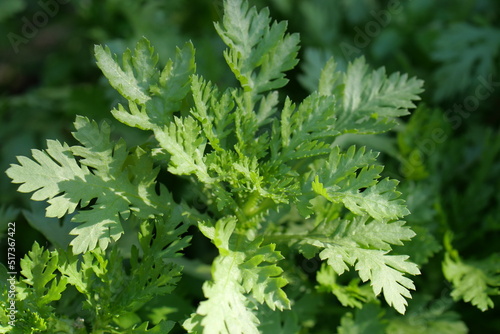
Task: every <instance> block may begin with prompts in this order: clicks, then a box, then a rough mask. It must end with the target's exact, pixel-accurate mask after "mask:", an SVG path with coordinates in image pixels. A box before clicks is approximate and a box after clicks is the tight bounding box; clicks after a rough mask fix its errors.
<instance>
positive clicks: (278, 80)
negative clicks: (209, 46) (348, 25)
mask: <svg viewBox="0 0 500 334" xmlns="http://www.w3.org/2000/svg"><path fill="white" fill-rule="evenodd" d="M270 22H271V19H270V17H269V10H268V9H267V8H265V9H263V10H262V11H260V12H257V9H256V8H255V7H252V8H250V9H248V3H247V2H246V1H243V0H235V1H228V0H225V1H224V17H223V19H222V23H216V24H215V29H216V30H217V32H218V33H219V36H220V37H221V39H222V40H223V41H224V43H226V45H227V46H228V47H229V50H226V51H225V52H224V58H225V59H226V62H227V63H228V65H229V67H230V68H231V70H232V71H233V73H234V75H235V76H236V78H237V79H238V80H239V81H240V83H241V86H242V87H243V89H244V90H245V91H253V92H254V93H255V94H259V93H262V92H265V91H268V90H272V89H277V88H281V87H283V86H284V85H286V83H287V82H288V80H287V79H285V76H284V74H283V72H285V71H288V70H290V69H292V68H293V67H295V65H296V64H297V59H296V57H297V53H298V50H299V46H298V43H299V37H298V35H297V34H292V35H289V34H285V31H286V23H285V22H280V23H276V22H275V23H273V24H272V25H270Z"/></svg>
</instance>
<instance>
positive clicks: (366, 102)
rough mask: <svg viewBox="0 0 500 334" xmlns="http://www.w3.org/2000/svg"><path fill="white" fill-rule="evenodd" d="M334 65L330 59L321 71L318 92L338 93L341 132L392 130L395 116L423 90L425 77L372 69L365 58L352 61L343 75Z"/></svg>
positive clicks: (411, 105)
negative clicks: (336, 72) (409, 77)
mask: <svg viewBox="0 0 500 334" xmlns="http://www.w3.org/2000/svg"><path fill="white" fill-rule="evenodd" d="M335 68H336V64H335V62H334V61H333V59H331V60H330V61H329V62H328V63H327V64H326V66H325V68H324V69H323V71H322V74H321V79H320V83H319V92H320V93H321V94H322V95H330V94H334V95H336V96H337V98H338V100H339V105H338V106H337V112H336V117H337V123H336V130H337V131H340V132H341V133H346V132H354V133H381V132H385V131H388V130H390V129H391V128H393V127H394V125H395V124H396V123H395V119H396V117H399V116H404V115H407V114H408V109H410V108H414V107H415V105H414V104H413V102H412V101H414V100H419V97H418V95H417V94H419V93H421V92H422V85H423V81H422V80H417V79H416V78H411V79H408V76H407V75H406V74H399V73H394V74H391V75H390V76H389V77H388V76H387V75H386V74H385V69H384V68H380V69H378V70H376V71H373V72H370V71H369V67H368V65H367V64H366V62H365V59H364V58H358V59H356V60H355V61H354V62H353V63H350V64H349V66H348V68H347V72H346V73H345V74H344V75H343V77H340V76H339V75H338V74H335Z"/></svg>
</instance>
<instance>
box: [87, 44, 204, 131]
mask: <svg viewBox="0 0 500 334" xmlns="http://www.w3.org/2000/svg"><path fill="white" fill-rule="evenodd" d="M94 53H95V57H96V59H97V66H99V68H100V69H101V71H102V72H103V73H104V75H105V76H106V78H107V79H108V80H109V83H110V84H111V86H113V88H115V89H116V90H117V91H118V92H119V93H120V94H121V95H122V96H123V97H125V98H126V99H127V100H128V102H129V109H130V112H127V110H126V109H125V108H124V107H123V106H122V105H118V109H114V110H112V114H113V116H114V117H115V118H116V119H118V120H119V121H120V122H122V123H124V124H127V125H129V126H133V127H138V128H140V129H144V130H152V129H155V128H157V127H162V126H164V125H165V124H167V123H168V122H169V121H170V120H171V119H172V114H173V113H174V112H176V111H179V109H180V106H181V101H182V100H183V99H184V98H185V97H186V95H187V93H188V92H189V88H190V85H189V84H190V77H191V75H192V74H193V73H194V70H195V64H194V47H193V45H192V44H191V43H186V45H185V46H184V47H183V48H182V49H177V52H176V57H175V60H174V61H172V60H169V61H168V62H167V64H166V65H165V67H164V68H163V70H160V69H159V68H157V64H158V55H157V54H155V51H154V48H153V47H152V46H151V45H150V44H149V41H148V40H147V39H145V38H143V39H141V40H140V41H139V42H138V43H137V45H136V47H135V50H134V53H133V54H132V52H131V51H130V50H127V51H126V52H125V53H124V54H123V57H122V65H120V64H119V62H118V61H117V60H116V59H114V57H113V56H112V55H111V52H110V50H109V48H103V47H101V46H99V45H96V47H95V50H94Z"/></svg>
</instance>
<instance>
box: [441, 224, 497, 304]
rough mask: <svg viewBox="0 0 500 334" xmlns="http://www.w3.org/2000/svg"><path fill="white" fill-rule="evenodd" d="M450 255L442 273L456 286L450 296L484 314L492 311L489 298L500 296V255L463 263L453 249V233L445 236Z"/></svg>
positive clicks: (491, 302)
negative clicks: (461, 300)
mask: <svg viewBox="0 0 500 334" xmlns="http://www.w3.org/2000/svg"><path fill="white" fill-rule="evenodd" d="M445 247H446V250H447V252H446V253H445V258H444V261H443V274H444V276H445V277H446V279H447V280H448V281H450V282H451V283H452V284H453V291H452V292H451V296H452V297H453V299H454V300H459V299H463V300H464V301H465V302H470V303H471V304H472V305H474V306H476V307H477V308H478V309H480V310H481V311H486V310H487V309H489V308H493V307H494V304H493V300H492V299H491V298H490V296H495V295H500V274H499V269H498V268H500V256H499V254H492V255H491V256H490V257H488V258H486V259H484V260H480V261H467V262H465V261H463V260H462V259H461V258H460V255H459V254H458V251H457V250H455V249H453V248H452V245H451V234H449V233H448V234H447V235H446V236H445Z"/></svg>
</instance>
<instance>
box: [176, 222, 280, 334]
mask: <svg viewBox="0 0 500 334" xmlns="http://www.w3.org/2000/svg"><path fill="white" fill-rule="evenodd" d="M235 227H236V219H235V218H231V217H228V218H226V219H221V220H219V221H218V222H217V223H216V225H215V226H210V225H209V224H208V223H207V224H203V225H201V226H200V228H201V230H202V232H203V233H204V234H205V235H206V236H207V237H208V238H210V239H212V241H213V243H214V244H215V245H216V246H217V248H218V249H219V252H220V254H221V255H219V256H218V257H217V258H216V259H215V261H214V263H213V264H212V281H209V282H206V283H205V284H204V285H203V292H204V294H205V297H207V300H206V301H203V302H201V303H200V305H199V307H198V309H197V311H196V313H195V314H193V315H192V316H191V318H190V319H188V320H187V321H186V322H185V323H184V327H185V328H186V329H187V330H188V331H189V332H190V333H199V332H203V333H205V332H207V333H241V334H243V333H259V330H258V325H259V320H258V318H257V317H256V316H255V314H254V313H253V311H252V309H253V308H255V307H257V305H254V302H252V300H253V299H251V298H248V296H247V295H246V294H251V295H252V296H253V298H254V299H255V301H256V302H259V303H264V302H265V303H266V304H267V306H268V307H269V308H271V309H272V310H274V309H275V308H278V309H280V310H283V309H284V308H289V307H290V302H289V300H288V298H287V297H286V294H285V293H284V291H283V290H282V289H281V288H282V287H283V286H284V285H285V284H286V283H287V281H286V280H285V279H284V278H282V277H281V274H282V269H281V268H279V267H278V266H276V265H275V262H277V261H279V260H281V259H282V258H283V257H282V256H281V254H280V253H279V252H277V251H275V250H274V247H275V245H273V244H269V245H267V246H263V247H262V246H261V240H257V239H256V240H253V241H249V240H245V239H246V237H245V236H243V235H240V234H239V233H236V232H235Z"/></svg>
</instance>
